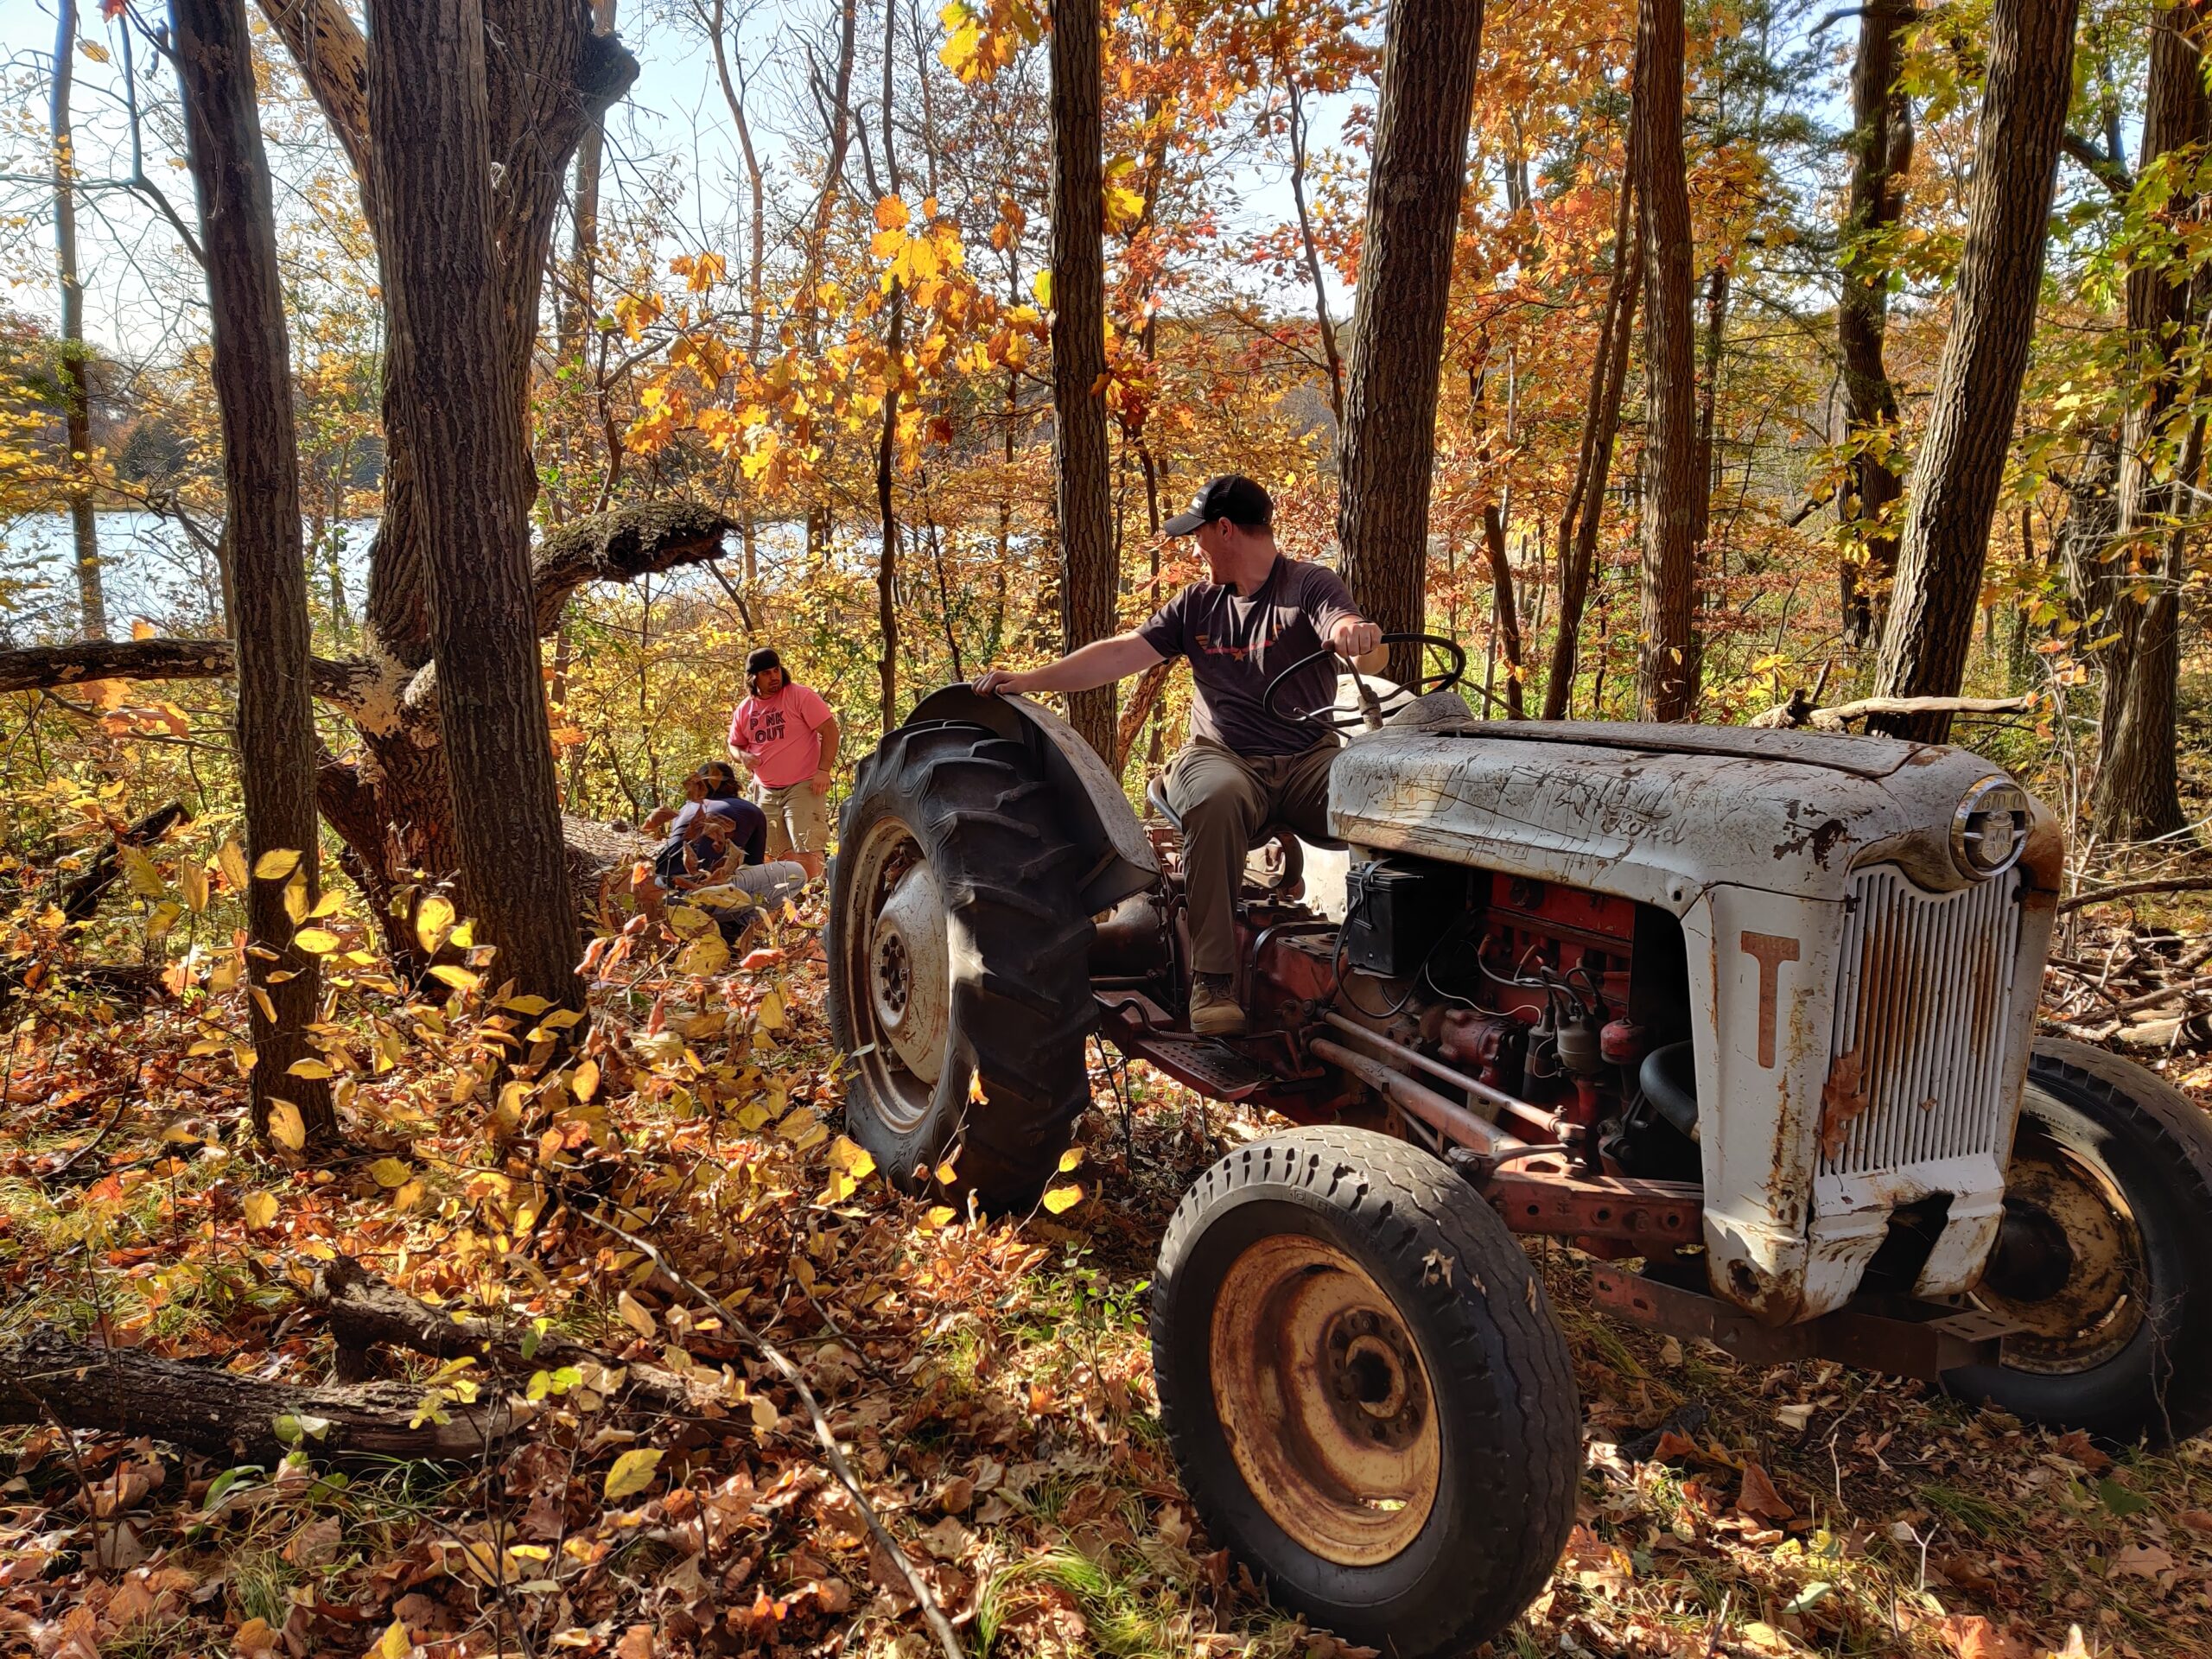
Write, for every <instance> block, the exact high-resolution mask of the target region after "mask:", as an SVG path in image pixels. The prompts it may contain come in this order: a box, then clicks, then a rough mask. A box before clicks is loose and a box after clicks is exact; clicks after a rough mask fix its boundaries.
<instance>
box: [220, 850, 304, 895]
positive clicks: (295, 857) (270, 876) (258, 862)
mask: <svg viewBox="0 0 2212 1659" xmlns="http://www.w3.org/2000/svg"><path fill="white" fill-rule="evenodd" d="M299 867H300V855H299V854H298V852H297V851H296V850H295V849H292V848H289V847H274V848H271V849H270V850H269V851H267V852H265V853H264V854H263V855H261V856H260V857H259V858H257V859H255V860H254V861H253V877H254V880H257V881H282V880H283V879H284V878H285V877H286V876H288V875H289V874H291V873H292V872H293V871H294V870H296V869H297V868H299ZM228 868H229V867H228V866H226V867H225V872H226V874H227V873H228ZM238 885H239V886H240V887H244V886H245V883H244V882H243V881H241V882H240V883H238Z"/></svg>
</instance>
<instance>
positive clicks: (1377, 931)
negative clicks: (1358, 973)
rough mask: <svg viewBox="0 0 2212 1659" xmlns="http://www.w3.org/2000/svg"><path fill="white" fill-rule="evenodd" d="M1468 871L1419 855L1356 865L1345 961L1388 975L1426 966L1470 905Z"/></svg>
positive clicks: (1348, 894) (1348, 897) (1402, 975)
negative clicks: (1468, 900)
mask: <svg viewBox="0 0 2212 1659" xmlns="http://www.w3.org/2000/svg"><path fill="white" fill-rule="evenodd" d="M1466 902H1467V873H1466V872H1465V870H1463V869H1460V868H1458V867H1457V866H1455V865H1451V864H1435V863H1431V862H1430V861H1427V859H1419V858H1378V859H1375V860H1373V861H1370V862H1369V863H1365V864H1355V865H1353V866H1352V867H1351V872H1350V873H1349V874H1348V875H1347V876H1346V877H1345V882H1344V960H1345V961H1346V962H1348V963H1351V964H1352V966H1354V967H1356V968H1364V969H1366V970H1367V971H1368V972H1369V973H1370V974H1380V975H1382V976H1383V977H1384V978H1385V979H1406V978H1409V977H1411V976H1413V975H1414V974H1416V973H1419V972H1420V971H1421V963H1424V962H1426V961H1427V960H1428V955H1429V952H1430V951H1432V950H1435V949H1436V946H1437V943H1438V941H1440V940H1441V939H1442V938H1443V937H1444V935H1445V934H1446V932H1447V931H1449V930H1450V928H1451V926H1452V923H1453V922H1455V921H1457V920H1458V919H1459V913H1460V912H1461V911H1462V910H1464V909H1465V907H1466Z"/></svg>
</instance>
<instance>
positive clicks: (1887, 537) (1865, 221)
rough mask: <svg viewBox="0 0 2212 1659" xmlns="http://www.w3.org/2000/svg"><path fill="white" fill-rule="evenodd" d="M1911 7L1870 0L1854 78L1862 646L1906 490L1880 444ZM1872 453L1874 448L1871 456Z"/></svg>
mask: <svg viewBox="0 0 2212 1659" xmlns="http://www.w3.org/2000/svg"><path fill="white" fill-rule="evenodd" d="M1913 16H1914V11H1913V6H1912V0H1870V3H1868V5H1867V7H1866V10H1865V11H1864V12H1862V13H1861V14H1860V18H1859V60H1858V62H1857V63H1856V64H1855V65H1854V66H1853V69H1852V72H1851V121H1852V130H1851V141H1850V143H1851V194H1850V197H1849V199H1848V201H1847V204H1846V206H1845V208H1844V219H1843V236H1842V238H1841V245H1840V248H1839V250H1838V258H1837V265H1838V269H1839V274H1840V276H1841V277H1842V279H1843V287H1842V296H1841V298H1840V301H1839V302H1838V303H1837V306H1836V313H1835V333H1836V345H1837V347H1838V349H1839V350H1840V353H1841V354H1842V358H1843V420H1844V436H1845V438H1846V440H1847V442H1853V443H1855V444H1857V445H1859V448H1858V449H1857V451H1856V452H1855V453H1854V454H1853V455H1852V457H1851V460H1850V461H1849V463H1848V465H1847V471H1846V473H1845V475H1844V483H1843V499H1842V500H1841V501H1840V503H1839V504H1838V505H1839V508H1840V516H1841V517H1842V518H1844V519H1845V520H1847V521H1855V522H1856V523H1858V524H1861V525H1864V526H1865V527H1866V528H1865V529H1864V531H1862V534H1863V535H1864V536H1865V537H1866V573H1865V576H1864V578H1863V579H1862V578H1861V576H1860V574H1859V567H1858V565H1857V564H1856V563H1854V562H1853V560H1851V559H1850V558H1848V557H1847V558H1846V559H1845V560H1844V562H1843V563H1842V565H1841V567H1840V578H1841V582H1842V585H1843V604H1844V629H1845V632H1846V635H1847V638H1849V639H1850V640H1851V641H1852V643H1853V644H1854V645H1865V644H1866V642H1867V641H1868V640H1870V639H1872V638H1873V637H1874V629H1875V622H1876V617H1875V611H1874V595H1873V594H1872V593H1871V592H1870V591H1868V588H1869V586H1870V584H1871V585H1872V587H1875V588H1886V587H1887V586H1888V585H1889V582H1890V581H1891V577H1892V575H1894V574H1895V572H1896V569H1897V533H1896V531H1894V530H1893V529H1891V530H1885V529H1883V528H1880V525H1881V521H1882V518H1883V516H1884V515H1885V513H1886V512H1889V511H1890V510H1891V505H1892V504H1893V503H1894V502H1895V501H1896V500H1897V498H1898V497H1899V496H1900V495H1902V494H1903V493H1904V480H1903V479H1902V478H1900V477H1899V475H1898V474H1897V470H1896V468H1895V467H1892V466H1891V464H1890V461H1889V459H1888V457H1887V456H1886V455H1885V454H1883V453H1880V451H1881V449H1882V448H1884V447H1885V444H1884V440H1883V438H1882V436H1881V435H1882V434H1884V433H1888V434H1889V435H1891V437H1890V441H1891V442H1894V438H1895V434H1896V430H1897V391H1896V390H1895V388H1893V387H1892V386H1891V385H1890V373H1889V369H1888V367H1887V366H1886V365H1885V364H1884V362H1883V360H1882V346H1883V339H1884V336H1885V334H1886V333H1887V331H1888V328H1889V315H1890V289H1889V268H1888V263H1887V260H1886V258H1885V255H1884V251H1883V250H1882V248H1881V245H1880V244H1881V238H1883V236H1884V234H1885V232H1888V231H1889V229H1890V228H1891V226H1894V225H1895V224H1896V223H1897V215H1898V212H1899V209H1900V207H1901V205H1902V203H1903V201H1904V181H1905V175H1906V174H1907V172H1909V171H1910V168H1911V166H1912V99H1910V97H1909V96H1908V95H1907V94H1906V93H1905V92H1904V91H1903V90H1902V89H1901V88H1900V87H1899V86H1897V68H1898V58H1899V55H1900V53H1901V51H1902V49H1903V35H1904V27H1905V24H1906V23H1907V22H1910V20H1911V18H1912V17H1913ZM1870 446H1871V447H1870Z"/></svg>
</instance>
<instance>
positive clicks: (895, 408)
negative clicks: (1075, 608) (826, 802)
mask: <svg viewBox="0 0 2212 1659" xmlns="http://www.w3.org/2000/svg"><path fill="white" fill-rule="evenodd" d="M898 17H899V11H898V8H897V6H895V5H894V4H893V3H892V0H884V6H883V98H882V103H883V167H884V172H885V175H886V176H887V179H888V180H889V182H890V185H891V194H893V195H894V196H897V195H901V194H904V192H903V191H902V189H901V188H900V184H899V149H898V143H897V135H896V134H895V132H894V131H893V125H892V118H891V108H892V105H891V96H892V92H893V84H894V83H893V80H892V75H891V68H892V61H893V60H892V53H891V48H892V44H893V41H894V39H895V38H896V34H895V31H896V29H897V24H898ZM905 350H906V288H905V287H904V285H903V284H901V283H899V280H898V279H897V278H896V277H893V279H892V283H891V322H890V326H889V328H888V330H887V335H886V338H885V340H884V364H883V427H882V430H881V431H880V433H879V434H878V435H877V439H876V446H875V510H876V518H877V524H878V529H879V531H880V535H881V537H882V543H881V545H880V547H879V548H878V549H877V550H876V564H875V627H876V635H877V642H878V644H879V645H880V647H881V649H882V653H883V654H882V655H881V656H880V657H878V658H876V661H875V677H876V694H877V696H878V697H879V698H880V701H881V704H882V716H883V727H882V729H883V730H884V731H886V732H888V731H890V730H891V728H893V727H894V726H896V725H897V724H898V723H899V605H898V599H899V512H898V508H897V506H896V505H895V504H894V503H893V500H892V499H891V486H892V482H893V476H894V474H895V473H896V471H897V468H898V463H899V392H900V391H901V390H902V388H903V386H904V383H905V380H906V359H905V355H904V353H905ZM948 614H950V613H949V612H948Z"/></svg>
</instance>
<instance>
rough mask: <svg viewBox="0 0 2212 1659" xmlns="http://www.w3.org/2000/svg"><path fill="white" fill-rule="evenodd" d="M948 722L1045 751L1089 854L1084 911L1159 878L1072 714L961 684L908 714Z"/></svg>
mask: <svg viewBox="0 0 2212 1659" xmlns="http://www.w3.org/2000/svg"><path fill="white" fill-rule="evenodd" d="M947 721H950V722H954V723H957V724H959V725H963V726H982V727H987V728H989V729H990V730H992V731H994V732H996V733H997V734H999V735H1000V736H1001V737H1004V738H1008V739H1011V740H1012V741H1014V742H1017V743H1027V744H1028V745H1029V746H1030V747H1032V748H1033V749H1034V750H1035V751H1036V752H1037V753H1039V755H1040V756H1041V757H1042V758H1043V760H1044V762H1045V776H1046V779H1047V780H1048V781H1049V782H1050V783H1051V784H1052V788H1053V790H1054V791H1055V792H1056V793H1057V794H1058V797H1059V800H1060V810H1061V812H1062V813H1063V814H1064V815H1065V820H1066V825H1067V829H1068V833H1069V835H1070V836H1071V838H1072V839H1073V840H1074V842H1075V843H1076V845H1077V846H1078V847H1079V848H1081V849H1083V852H1084V856H1085V857H1086V858H1088V859H1089V860H1090V864H1089V865H1088V867H1087V868H1086V869H1085V872H1084V876H1083V878H1082V880H1081V881H1080V882H1079V883H1078V884H1077V897H1078V898H1079V899H1081V900H1082V903H1083V907H1084V910H1085V911H1086V912H1089V913H1090V914H1091V915H1093V916H1096V915H1097V914H1098V913H1099V912H1101V911H1106V910H1111V909H1112V908H1113V907H1114V906H1116V905H1117V904H1119V903H1121V901H1122V899H1126V898H1128V896H1129V895H1130V894H1131V893H1141V892H1143V891H1144V890H1145V889H1146V888H1147V887H1151V886H1152V885H1153V884H1154V883H1155V882H1157V881H1158V880H1160V860H1159V859H1158V858H1157V857H1155V856H1154V854H1153V850H1152V842H1151V840H1150V838H1149V837H1147V836H1146V834H1145V832H1144V826H1143V825H1142V824H1141V823H1138V822H1137V815H1136V812H1135V809H1134V808H1132V807H1131V806H1130V805H1129V798H1128V796H1127V795H1124V794H1123V793H1122V786H1121V785H1120V783H1119V782H1118V781H1117V780H1116V779H1115V777H1114V774H1113V773H1112V772H1110V771H1109V770H1108V769H1107V766H1106V763H1105V762H1104V761H1103V760H1100V759H1099V758H1098V752H1097V751H1096V749H1094V748H1092V747H1090V744H1088V743H1086V742H1084V741H1083V739H1082V738H1081V737H1079V736H1077V734H1076V729H1075V728H1074V727H1072V726H1071V725H1069V724H1068V723H1067V721H1065V720H1062V719H1061V718H1060V717H1059V716H1058V715H1056V714H1054V713H1053V712H1052V710H1051V709H1047V708H1045V707H1044V706H1043V705H1042V704H1040V703H1035V702H1031V701H1030V700H1029V699H1028V698H1027V697H1014V696H998V697H986V696H978V695H977V694H976V691H975V690H973V689H972V688H971V687H969V686H967V685H964V684H955V685H948V686H946V687H944V689H943V690H938V691H932V692H931V693H930V694H929V696H926V697H924V698H923V699H922V700H921V701H920V702H918V703H916V704H915V705H914V708H913V712H912V713H911V714H909V715H907V716H906V724H907V725H909V726H928V725H935V724H938V723H942V722H947Z"/></svg>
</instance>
